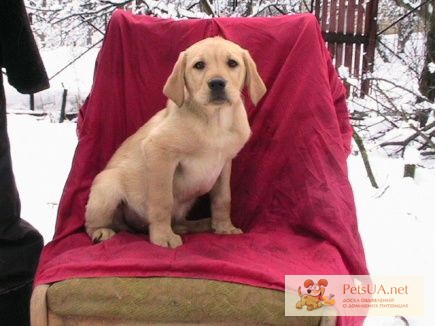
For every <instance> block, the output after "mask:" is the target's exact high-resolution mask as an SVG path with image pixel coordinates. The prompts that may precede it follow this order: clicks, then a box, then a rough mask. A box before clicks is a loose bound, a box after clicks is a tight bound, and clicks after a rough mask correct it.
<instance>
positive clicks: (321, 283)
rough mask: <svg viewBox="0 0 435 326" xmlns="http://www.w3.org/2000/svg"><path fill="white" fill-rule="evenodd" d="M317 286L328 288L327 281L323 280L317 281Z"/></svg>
mask: <svg viewBox="0 0 435 326" xmlns="http://www.w3.org/2000/svg"><path fill="white" fill-rule="evenodd" d="M317 284H319V285H322V286H328V281H327V280H325V279H324V278H321V279H320V280H319V282H317Z"/></svg>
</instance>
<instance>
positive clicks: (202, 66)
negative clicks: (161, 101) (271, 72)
mask: <svg viewBox="0 0 435 326" xmlns="http://www.w3.org/2000/svg"><path fill="white" fill-rule="evenodd" d="M245 85H246V86H247V88H248V90H249V93H250V96H251V99H252V102H253V103H254V104H257V103H258V102H259V101H260V100H261V98H262V97H263V95H264V94H265V93H266V87H265V85H264V83H263V81H262V80H261V77H260V76H259V74H258V72H257V68H256V65H255V63H254V61H253V60H252V58H251V56H250V55H249V52H248V51H246V50H244V49H242V48H241V47H240V46H238V45H237V44H235V43H233V42H230V41H227V40H224V39H223V38H220V37H213V38H208V39H205V40H202V41H200V42H198V43H195V44H194V45H192V46H191V47H189V48H188V49H187V50H186V51H184V52H181V53H180V56H179V58H178V60H177V63H176V64H175V66H174V69H173V71H172V73H171V75H170V76H169V78H168V81H167V82H166V85H165V87H164V88H163V93H164V94H165V95H166V96H167V97H168V98H170V99H171V100H172V101H173V102H175V104H177V105H178V106H182V105H183V103H184V102H185V101H193V102H196V103H198V104H200V105H201V106H220V105H224V104H229V105H232V104H233V103H236V102H238V101H240V99H241V98H240V94H241V90H242V89H243V87H244V86H245Z"/></svg>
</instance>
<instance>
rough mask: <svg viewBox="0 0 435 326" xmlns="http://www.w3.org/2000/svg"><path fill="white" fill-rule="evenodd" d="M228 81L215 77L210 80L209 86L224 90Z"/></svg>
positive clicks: (213, 89)
mask: <svg viewBox="0 0 435 326" xmlns="http://www.w3.org/2000/svg"><path fill="white" fill-rule="evenodd" d="M226 84H227V81H226V80H225V79H222V78H213V79H212V80H210V81H209V82H208V87H209V88H210V89H211V90H212V91H222V90H223V89H224V88H225V85H226Z"/></svg>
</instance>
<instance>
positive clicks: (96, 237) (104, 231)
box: [91, 228, 116, 243]
mask: <svg viewBox="0 0 435 326" xmlns="http://www.w3.org/2000/svg"><path fill="white" fill-rule="evenodd" d="M115 234H116V232H115V231H113V230H112V229H109V228H101V229H97V230H95V231H94V232H92V236H91V239H92V242H93V243H99V242H102V241H106V240H109V239H110V238H112V237H113V236H114V235H115Z"/></svg>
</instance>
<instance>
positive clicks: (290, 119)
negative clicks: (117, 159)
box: [36, 10, 368, 325]
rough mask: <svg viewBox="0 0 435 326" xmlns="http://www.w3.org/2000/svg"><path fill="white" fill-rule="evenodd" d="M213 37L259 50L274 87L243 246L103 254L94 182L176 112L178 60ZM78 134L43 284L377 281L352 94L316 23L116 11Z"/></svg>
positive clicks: (244, 212)
mask: <svg viewBox="0 0 435 326" xmlns="http://www.w3.org/2000/svg"><path fill="white" fill-rule="evenodd" d="M216 35H220V36H223V37H224V38H226V39H229V40H231V41H234V42H236V43H238V44H240V45H241V46H242V47H243V48H246V49H248V50H249V51H250V53H251V55H252V57H253V58H254V60H255V62H256V63H257V66H258V70H259V72H260V75H261V76H262V78H263V80H264V81H265V83H266V85H267V88H268V92H267V94H266V96H265V97H264V98H263V100H262V101H261V102H260V104H259V105H258V106H257V107H254V106H253V105H252V103H251V102H250V101H249V99H248V100H247V101H246V107H247V111H248V116H249V121H250V124H251V127H252V131H253V135H252V137H251V139H250V140H249V142H248V143H247V144H246V146H245V147H244V148H243V150H242V151H241V152H240V153H239V155H238V156H237V157H236V158H235V159H234V161H233V169H232V178H231V187H232V219H233V221H234V223H235V225H236V226H238V227H241V228H242V229H243V231H244V234H242V235H232V236H231V235H216V234H212V233H203V234H189V235H183V242H184V244H183V245H182V246H181V247H179V248H177V249H168V248H161V247H158V246H155V245H152V244H151V243H150V242H149V240H148V236H147V235H142V234H132V233H127V232H121V233H118V234H117V235H116V236H115V237H114V238H112V239H111V240H109V241H105V242H103V243H101V244H97V245H94V244H92V243H91V240H90V238H89V237H88V236H87V235H86V233H85V232H84V227H83V225H84V211H85V204H86V202H87V199H88V195H89V188H90V185H91V182H92V180H93V178H94V177H95V175H96V174H97V173H98V172H100V171H101V170H102V169H103V168H104V167H105V165H106V163H107V161H108V160H109V159H110V157H111V155H112V154H113V153H114V151H115V150H116V149H117V147H118V146H119V145H120V144H121V143H122V142H123V140H124V139H126V138H127V137H128V136H129V135H131V134H132V133H134V132H135V131H136V130H137V129H138V128H139V127H140V126H141V125H142V124H144V123H145V122H146V121H147V120H148V119H149V118H150V117H151V116H152V115H154V114H155V113H156V112H157V111H158V110H160V109H161V108H163V107H164V106H165V104H166V98H165V97H164V95H163V94H162V89H163V85H164V83H165V81H166V79H167V77H168V76H169V74H170V72H171V70H172V68H173V66H174V64H175V62H176V60H177V57H178V54H179V53H180V52H181V51H182V50H184V49H186V48H187V47H189V46H190V45H191V44H193V43H195V42H197V41H199V40H201V39H203V38H206V37H210V36H216ZM78 135H79V143H78V147H77V150H76V154H75V158H74V162H73V165H72V169H71V172H70V175H69V178H68V181H67V184H66V186H65V189H64V192H63V196H62V200H61V203H60V209H59V215H58V219H57V225H56V234H55V237H54V240H53V241H52V242H50V243H49V244H48V245H47V246H46V247H45V249H44V251H43V255H42V258H41V261H40V266H39V270H38V274H37V280H36V283H37V284H44V283H51V282H56V281H60V280H65V279H70V278H77V277H107V276H135V277H136V276H137V277H149V276H174V277H189V278H204V279H213V280H221V281H229V282H237V283H244V284H250V285H254V286H258V287H265V288H271V289H278V290H283V289H284V275H286V274H304V275H305V274H322V275H328V274H367V273H368V272H367V268H366V264H365V258H364V251H363V247H362V244H361V239H360V236H359V233H358V228H357V220H356V216H355V206H354V200H353V194H352V189H351V187H350V184H349V181H348V175H347V165H346V158H347V156H348V154H349V152H350V141H351V135H352V131H351V127H350V124H349V118H348V111H347V107H346V102H345V90H344V87H343V85H342V83H341V81H340V80H339V79H338V77H337V75H336V72H335V69H334V67H333V65H332V62H331V59H330V55H329V53H328V52H327V50H326V48H325V45H324V41H323V39H322V36H321V31H320V28H319V25H318V23H317V21H316V19H315V17H314V16H312V15H310V14H302V15H294V16H281V17H274V18H217V19H204V20H183V21H174V20H166V19H159V18H153V17H148V16H135V15H132V14H130V13H127V12H125V11H121V10H119V11H116V12H115V13H114V15H113V17H112V20H111V22H110V24H109V28H108V33H107V35H106V38H105V41H104V44H103V47H102V49H101V51H100V54H99V56H98V60H97V65H96V73H95V80H94V85H93V87H92V91H91V94H90V96H89V98H88V99H87V101H86V103H85V105H84V106H83V108H82V109H81V112H80V119H79V123H78ZM203 213H204V212H203ZM204 214H206V213H204ZM202 217H205V216H202ZM343 320H344V319H341V322H340V323H344V324H345V325H350V321H351V320H353V321H354V322H356V320H358V322H357V324H359V323H360V322H361V318H360V319H358V318H357V319H351V318H348V319H347V320H348V321H346V322H344V321H343Z"/></svg>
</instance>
